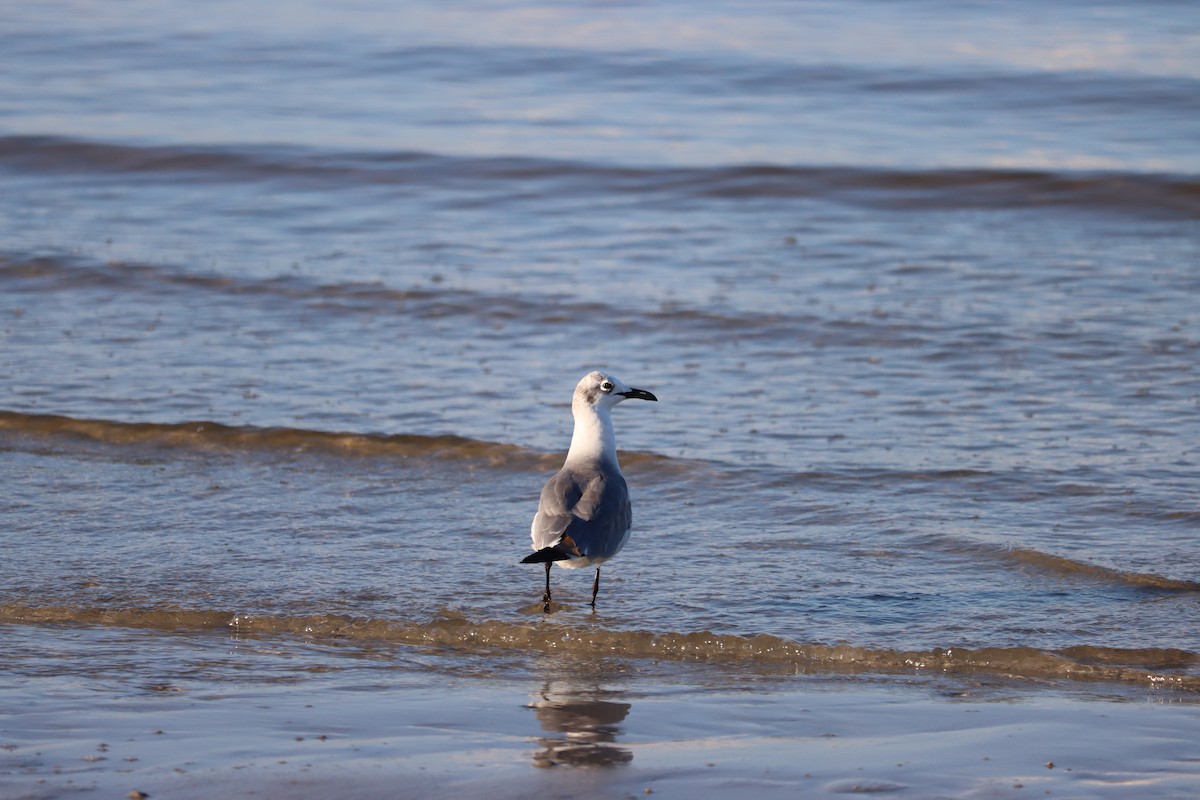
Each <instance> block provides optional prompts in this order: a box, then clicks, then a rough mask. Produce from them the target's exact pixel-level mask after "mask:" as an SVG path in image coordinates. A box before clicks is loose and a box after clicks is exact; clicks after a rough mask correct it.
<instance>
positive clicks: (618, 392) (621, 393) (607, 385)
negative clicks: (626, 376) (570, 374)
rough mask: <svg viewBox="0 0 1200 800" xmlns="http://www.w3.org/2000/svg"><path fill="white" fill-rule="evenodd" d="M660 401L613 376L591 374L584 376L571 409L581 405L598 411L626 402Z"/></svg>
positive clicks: (576, 389)
mask: <svg viewBox="0 0 1200 800" xmlns="http://www.w3.org/2000/svg"><path fill="white" fill-rule="evenodd" d="M630 399H633V400H658V398H657V397H655V396H654V395H652V394H651V393H650V392H647V391H646V390H645V389H634V388H632V387H630V386H626V385H625V384H623V383H621V381H620V380H618V379H617V378H615V377H613V376H612V375H606V374H604V373H603V372H589V373H588V374H587V375H584V376H583V379H582V380H580V381H579V383H578V385H576V387H575V396H574V397H572V398H571V407H572V408H574V407H576V406H579V405H583V406H593V407H595V408H597V409H600V408H604V409H609V408H612V407H613V406H615V405H616V404H617V403H620V402H623V401H625V400H630Z"/></svg>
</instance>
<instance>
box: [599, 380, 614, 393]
mask: <svg viewBox="0 0 1200 800" xmlns="http://www.w3.org/2000/svg"><path fill="white" fill-rule="evenodd" d="M612 390H613V382H612V381H603V382H602V383H601V384H600V391H602V392H604V393H605V394H608V393H609V392H611V391H612Z"/></svg>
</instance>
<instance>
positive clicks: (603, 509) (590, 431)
mask: <svg viewBox="0 0 1200 800" xmlns="http://www.w3.org/2000/svg"><path fill="white" fill-rule="evenodd" d="M630 399H633V400H655V401H657V400H658V398H657V397H655V396H654V395H652V394H651V393H650V392H647V391H646V390H644V389H633V388H631V387H629V386H626V385H625V384H623V383H621V381H619V380H617V379H616V378H615V377H613V376H612V375H605V374H604V373H603V372H589V373H588V374H587V375H584V376H583V379H582V380H580V381H579V385H577V386H576V387H575V395H574V396H573V397H572V398H571V415H572V416H573V417H574V418H575V432H574V434H572V436H571V449H570V450H568V451H567V460H566V462H565V463H564V464H563V467H562V469H560V470H559V471H558V474H556V475H555V476H554V477H552V478H551V479H550V480H548V481H546V485H545V486H544V487H542V496H541V500H540V501H539V502H538V510H537V514H535V515H534V517H533V525H532V527H531V529H530V535H531V536H532V538H533V550H534V552H533V553H531V554H529V555H528V556H526V557H525V558H523V559H521V563H522V564H545V565H546V594H545V596H544V597H543V598H542V604H543V610H544V611H545V613H547V614H548V613H550V567H551V566H553V564H554V562H556V561H557V562H558V564H559V566H563V567H567V568H569V569H577V568H579V567H591V566H594V567H595V568H596V580H595V582H593V583H592V610H593V611H594V610H595V609H596V594H597V593H598V592H599V591H600V565H601V564H603V563H604V562H605V561H608V560H609V559H610V558H612V557H613V556H615V555H616V554H617V552H618V551H619V550H620V549H621V548H622V547H624V546H625V542H627V541H628V540H629V527H630V525H631V524H632V523H633V512H632V510H631V509H630V506H629V487H628V486H627V485H626V484H625V476H624V475H622V474H621V466H620V464H618V463H617V439H616V436H615V435H614V434H613V424H612V409H613V406H615V405H617V404H618V403H621V402H624V401H625V400H630Z"/></svg>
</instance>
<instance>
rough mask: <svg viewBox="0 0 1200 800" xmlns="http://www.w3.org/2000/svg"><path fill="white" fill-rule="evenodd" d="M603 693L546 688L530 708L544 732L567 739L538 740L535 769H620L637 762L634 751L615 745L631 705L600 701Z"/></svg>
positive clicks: (550, 738)
mask: <svg viewBox="0 0 1200 800" xmlns="http://www.w3.org/2000/svg"><path fill="white" fill-rule="evenodd" d="M604 695H605V692H603V691H592V692H561V691H555V690H554V689H553V688H552V687H551V686H546V688H545V689H543V690H542V691H541V692H540V693H538V694H536V695H534V700H533V702H532V703H530V704H529V705H528V706H527V708H532V709H533V710H534V713H535V714H537V718H538V721H539V722H540V723H541V725H542V730H544V731H549V732H551V733H561V734H565V735H563V736H541V737H538V740H537V742H538V746H539V747H540V748H541V749H540V750H538V751H537V752H535V753H534V755H533V765H534V766H535V767H553V766H557V765H559V764H565V765H567V766H569V767H617V766H620V765H622V764H628V763H629V762H630V761H633V752H632V751H630V750H627V749H626V748H624V747H618V746H617V745H615V744H613V743H614V742H615V741H616V740H617V736H619V735H620V734H621V727H620V723H621V722H624V720H625V717H626V716H627V715H628V714H629V709H630V704H629V703H615V702H612V701H611V700H603V699H600V698H601V697H603V696H604Z"/></svg>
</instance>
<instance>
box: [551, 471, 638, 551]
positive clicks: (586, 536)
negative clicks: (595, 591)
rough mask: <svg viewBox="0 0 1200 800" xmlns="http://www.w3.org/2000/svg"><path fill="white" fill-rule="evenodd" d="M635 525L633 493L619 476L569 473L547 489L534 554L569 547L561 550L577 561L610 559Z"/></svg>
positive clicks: (561, 474)
mask: <svg viewBox="0 0 1200 800" xmlns="http://www.w3.org/2000/svg"><path fill="white" fill-rule="evenodd" d="M632 522H633V513H632V510H631V508H630V506H629V488H628V487H627V486H626V484H625V479H624V478H623V477H622V476H621V474H620V473H619V472H617V473H613V474H605V473H603V472H595V473H592V474H589V475H584V474H580V473H578V472H575V471H573V470H569V469H566V468H564V469H562V470H561V471H559V473H558V474H557V475H555V476H554V477H553V478H551V479H550V480H548V481H546V485H545V486H544V487H542V497H541V500H540V502H539V503H538V511H537V514H536V515H535V516H534V518H533V527H532V530H531V534H532V537H533V549H534V550H541V549H543V548H546V547H558V546H559V545H564V546H563V547H561V548H560V549H563V550H564V551H565V552H570V553H571V555H572V556H574V557H580V556H583V557H588V558H602V559H603V558H609V557H610V556H612V555H614V554H615V553H616V552H617V551H618V550H620V549H621V547H622V545H624V544H625V539H626V538H627V534H628V533H629V527H630V525H631V524H632ZM567 538H569V539H570V540H571V542H573V543H574V545H575V548H578V553H576V552H571V551H572V550H573V549H574V548H571V547H570V543H569V542H566V539H567Z"/></svg>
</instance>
